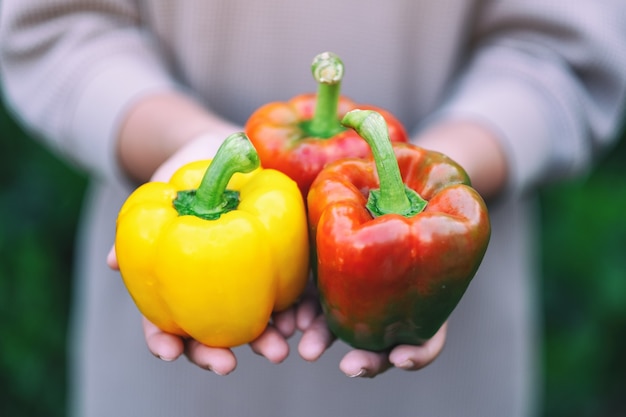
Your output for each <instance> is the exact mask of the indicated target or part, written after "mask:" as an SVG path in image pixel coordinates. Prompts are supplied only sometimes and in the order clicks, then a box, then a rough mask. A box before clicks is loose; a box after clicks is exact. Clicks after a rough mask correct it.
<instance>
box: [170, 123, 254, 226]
mask: <svg viewBox="0 0 626 417" xmlns="http://www.w3.org/2000/svg"><path fill="white" fill-rule="evenodd" d="M259 165H260V162H259V155H258V153H257V151H256V149H254V146H253V145H252V143H251V142H250V140H249V139H248V137H247V136H246V134H245V133H234V134H232V135H230V136H228V137H227V138H226V139H224V142H223V143H222V145H221V146H220V147H219V149H218V150H217V153H216V154H215V158H214V159H213V160H212V161H211V164H210V165H209V168H208V169H207V170H206V172H205V173H204V176H203V178H202V182H201V183H200V186H199V187H198V189H197V190H189V191H181V192H179V193H178V197H177V198H176V199H175V200H174V207H175V208H176V210H177V211H178V214H179V215H181V216H184V215H193V216H197V217H200V218H203V219H207V220H216V219H218V218H219V217H220V216H221V215H222V214H224V213H227V212H229V211H231V210H234V209H236V208H237V206H238V205H239V193H238V192H237V191H233V190H227V189H226V186H227V185H228V182H229V181H230V179H231V177H232V176H233V175H234V174H235V173H237V172H241V173H248V172H252V171H254V170H255V169H256V168H258V167H259Z"/></svg>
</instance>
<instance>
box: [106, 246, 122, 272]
mask: <svg viewBox="0 0 626 417" xmlns="http://www.w3.org/2000/svg"><path fill="white" fill-rule="evenodd" d="M107 265H108V266H109V268H111V269H113V270H115V271H119V269H120V266H119V264H118V263H117V256H116V255H115V245H113V246H111V250H109V253H108V254H107Z"/></svg>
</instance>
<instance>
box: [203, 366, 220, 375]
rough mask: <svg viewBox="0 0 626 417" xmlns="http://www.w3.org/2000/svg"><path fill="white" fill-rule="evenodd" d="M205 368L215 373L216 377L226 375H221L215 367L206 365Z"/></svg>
mask: <svg viewBox="0 0 626 417" xmlns="http://www.w3.org/2000/svg"><path fill="white" fill-rule="evenodd" d="M204 368H205V369H206V370H207V371H211V372H213V373H214V374H215V375H217V376H224V375H225V374H223V373H221V372H219V371H216V370H215V369H213V367H212V366H211V365H206V366H205V367H204Z"/></svg>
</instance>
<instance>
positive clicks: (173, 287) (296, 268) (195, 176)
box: [115, 133, 309, 347]
mask: <svg viewBox="0 0 626 417" xmlns="http://www.w3.org/2000/svg"><path fill="white" fill-rule="evenodd" d="M207 168H208V169H207ZM307 233H308V231H307V220H306V211H305V206H304V202H303V199H302V196H301V193H300V191H299V189H298V186H297V185H296V183H295V182H294V181H293V180H291V179H290V178H289V177H287V176H286V175H285V174H283V173H281V172H278V171H275V170H271V169H262V168H261V167H259V158H258V155H257V153H256V150H255V149H254V147H253V146H252V144H251V143H250V141H249V140H248V138H247V136H245V134H243V133H237V134H234V135H231V136H229V137H228V138H226V140H225V141H224V143H223V144H222V146H221V147H220V149H219V150H218V152H217V154H216V156H215V158H214V159H213V161H212V162H211V161H197V162H193V163H191V164H188V165H186V166H184V167H182V168H181V169H179V170H178V171H177V172H176V173H175V174H174V175H173V176H172V178H171V179H170V182H169V183H163V182H149V183H146V184H144V185H142V186H140V187H139V188H137V189H136V190H135V191H134V192H133V193H132V194H131V195H130V196H129V198H128V199H127V200H126V202H125V203H124V205H123V206H122V208H121V209H120V212H119V215H118V219H117V229H116V238H115V248H116V254H117V260H118V263H119V268H120V273H121V275H122V278H123V280H124V283H125V285H126V288H127V289H128V291H129V293H130V295H131V296H132V298H133V300H134V302H135V304H136V305H137V307H138V309H139V310H140V311H141V312H142V314H143V315H144V316H145V317H146V318H147V319H148V320H150V321H151V322H152V323H154V324H155V325H156V326H157V327H159V328H160V329H162V330H164V331H166V332H169V333H173V334H177V335H181V336H189V337H192V338H194V339H196V340H198V341H200V342H202V343H204V344H206V345H208V346H213V347H234V346H238V345H241V344H244V343H248V342H251V341H252V340H254V339H255V338H256V337H258V336H259V335H260V334H261V333H262V332H263V330H264V329H265V327H266V326H267V324H268V321H269V320H270V316H271V313H272V312H273V311H280V310H283V309H286V308H287V307H289V306H290V305H292V304H293V303H294V302H295V301H296V300H297V298H298V297H299V296H300V295H301V293H302V291H303V290H304V287H305V285H306V281H307V278H308V268H309V246H308V235H307Z"/></svg>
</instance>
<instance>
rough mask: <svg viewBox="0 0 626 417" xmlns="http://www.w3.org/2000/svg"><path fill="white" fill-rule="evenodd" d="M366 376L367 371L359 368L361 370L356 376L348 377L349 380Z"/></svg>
mask: <svg viewBox="0 0 626 417" xmlns="http://www.w3.org/2000/svg"><path fill="white" fill-rule="evenodd" d="M366 375H367V370H366V369H363V368H361V370H360V371H359V372H357V373H356V374H352V375H348V377H349V378H360V377H364V376H366Z"/></svg>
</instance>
